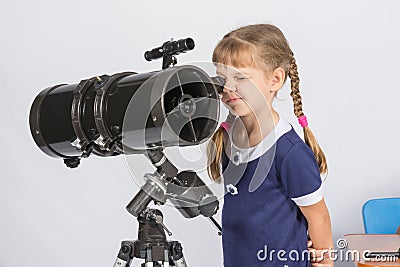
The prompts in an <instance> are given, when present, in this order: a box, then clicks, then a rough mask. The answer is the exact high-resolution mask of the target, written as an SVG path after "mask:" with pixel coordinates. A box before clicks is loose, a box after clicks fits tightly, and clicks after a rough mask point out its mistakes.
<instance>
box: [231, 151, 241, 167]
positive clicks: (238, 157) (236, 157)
mask: <svg viewBox="0 0 400 267" xmlns="http://www.w3.org/2000/svg"><path fill="white" fill-rule="evenodd" d="M240 162H242V155H241V154H240V153H239V152H235V154H234V155H233V164H235V165H236V166H237V165H239V163H240Z"/></svg>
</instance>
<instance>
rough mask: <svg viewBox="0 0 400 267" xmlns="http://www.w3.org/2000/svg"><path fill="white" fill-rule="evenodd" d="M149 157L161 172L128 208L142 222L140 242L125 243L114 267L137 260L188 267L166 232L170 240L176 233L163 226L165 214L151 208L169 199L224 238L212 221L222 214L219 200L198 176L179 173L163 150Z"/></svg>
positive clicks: (147, 266)
mask: <svg viewBox="0 0 400 267" xmlns="http://www.w3.org/2000/svg"><path fill="white" fill-rule="evenodd" d="M147 157H148V158H149V159H150V161H151V162H152V164H153V165H154V166H155V167H156V168H157V171H156V172H155V173H154V174H145V175H144V178H146V182H145V184H144V185H143V186H142V187H141V189H140V191H139V192H138V193H137V194H136V196H135V197H134V198H133V200H132V201H131V202H130V203H129V204H128V206H127V207H126V208H127V210H128V211H129V213H131V214H132V215H133V216H135V217H137V220H138V222H139V228H138V239H137V240H135V241H122V243H121V247H120V250H119V252H118V256H117V259H116V261H115V263H114V267H129V266H130V264H131V262H132V259H133V258H140V259H144V260H145V262H144V263H142V264H141V267H160V266H163V267H169V266H176V267H186V266H187V265H186V261H185V258H184V257H183V253H182V250H183V248H182V245H181V244H180V243H179V242H178V241H167V240H166V235H165V232H167V233H168V235H169V236H171V235H172V233H171V232H170V231H169V230H168V229H167V227H166V226H165V225H164V224H163V214H162V212H161V211H160V210H158V209H150V208H147V206H148V205H149V204H150V202H151V201H152V200H153V201H154V202H155V203H156V204H158V205H161V204H165V202H166V200H167V198H168V199H170V200H171V201H173V203H174V204H176V205H177V208H178V210H179V211H180V212H181V213H182V215H183V216H184V217H186V218H193V217H196V216H198V215H200V214H201V215H203V216H205V217H208V218H209V219H210V220H211V222H212V223H213V224H214V225H215V226H216V227H217V229H218V234H219V235H222V234H221V230H222V228H221V226H220V225H219V224H218V223H217V222H216V221H215V220H214V219H213V218H212V215H214V214H215V213H216V212H217V210H218V200H217V198H216V197H215V196H214V195H213V194H212V192H211V191H210V190H209V189H208V188H207V187H206V186H205V184H204V183H203V182H202V181H201V179H200V178H199V177H198V176H197V174H196V173H195V172H193V171H183V172H180V173H178V171H177V168H176V167H175V166H174V165H173V164H172V163H171V162H170V161H169V160H168V159H167V158H166V157H165V155H164V153H163V152H162V150H161V149H154V150H149V151H147ZM177 186H178V187H177ZM188 204H190V205H189V206H188ZM159 262H162V265H161V264H160V263H159Z"/></svg>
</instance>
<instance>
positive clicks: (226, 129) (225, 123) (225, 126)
mask: <svg viewBox="0 0 400 267" xmlns="http://www.w3.org/2000/svg"><path fill="white" fill-rule="evenodd" d="M220 127H222V128H224V129H225V131H228V130H229V128H230V127H231V125H230V124H229V123H228V122H226V121H224V122H221V126H220Z"/></svg>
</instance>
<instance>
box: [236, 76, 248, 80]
mask: <svg viewBox="0 0 400 267" xmlns="http://www.w3.org/2000/svg"><path fill="white" fill-rule="evenodd" d="M235 79H236V80H238V81H243V80H247V77H243V76H237V77H235Z"/></svg>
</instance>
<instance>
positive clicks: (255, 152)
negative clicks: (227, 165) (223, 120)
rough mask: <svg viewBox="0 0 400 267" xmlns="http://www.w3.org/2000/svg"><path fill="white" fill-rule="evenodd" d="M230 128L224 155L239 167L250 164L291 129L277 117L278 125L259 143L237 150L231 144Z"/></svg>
mask: <svg viewBox="0 0 400 267" xmlns="http://www.w3.org/2000/svg"><path fill="white" fill-rule="evenodd" d="M232 128H233V127H230V128H229V130H228V131H227V132H228V136H229V138H228V140H227V143H226V144H227V145H226V146H225V153H226V155H227V156H228V158H229V159H230V160H231V161H232V162H233V164H235V165H239V164H240V163H245V162H250V161H252V160H255V159H257V158H259V157H261V156H262V155H263V154H264V153H265V152H267V151H268V150H269V149H270V148H271V147H272V146H273V145H274V144H275V143H276V141H277V140H278V139H279V138H280V137H281V136H282V135H284V134H285V133H287V132H289V131H290V130H291V129H292V126H291V125H290V124H289V123H288V122H287V121H286V120H284V119H283V118H282V116H280V115H279V121H278V123H277V124H276V125H275V127H274V128H273V129H272V130H271V131H270V132H269V133H268V135H267V136H265V137H264V139H263V140H262V141H261V142H260V143H258V144H257V145H255V146H253V147H249V148H239V147H237V146H235V144H233V142H231V138H232V132H231V131H232Z"/></svg>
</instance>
